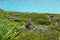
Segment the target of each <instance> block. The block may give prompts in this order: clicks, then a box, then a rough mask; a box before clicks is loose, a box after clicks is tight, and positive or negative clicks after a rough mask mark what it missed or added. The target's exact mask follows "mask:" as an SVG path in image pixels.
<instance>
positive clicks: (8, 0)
mask: <svg viewBox="0 0 60 40" xmlns="http://www.w3.org/2000/svg"><path fill="white" fill-rule="evenodd" d="M0 8H1V9H4V10H6V11H18V12H40V13H60V0H0Z"/></svg>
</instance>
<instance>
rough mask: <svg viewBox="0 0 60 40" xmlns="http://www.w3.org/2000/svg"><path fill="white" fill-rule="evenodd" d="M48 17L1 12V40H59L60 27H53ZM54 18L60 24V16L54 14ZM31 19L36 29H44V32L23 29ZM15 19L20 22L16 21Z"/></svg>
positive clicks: (44, 15)
mask: <svg viewBox="0 0 60 40" xmlns="http://www.w3.org/2000/svg"><path fill="white" fill-rule="evenodd" d="M47 15H48V14H38V13H32V14H29V13H21V12H6V11H0V40H59V38H60V25H58V26H55V25H51V21H49V19H48V17H47ZM49 15H52V14H49ZM53 16H55V17H56V19H57V20H59V24H60V17H59V15H56V14H53ZM30 18H32V24H33V25H34V27H35V28H43V30H35V31H31V30H28V29H25V30H24V29H22V28H21V27H22V26H23V25H26V24H27V21H28V20H29V19H30ZM15 19H16V20H19V22H18V21H17V22H16V21H14V20H15Z"/></svg>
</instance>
